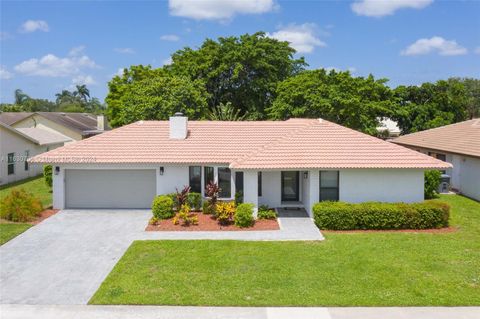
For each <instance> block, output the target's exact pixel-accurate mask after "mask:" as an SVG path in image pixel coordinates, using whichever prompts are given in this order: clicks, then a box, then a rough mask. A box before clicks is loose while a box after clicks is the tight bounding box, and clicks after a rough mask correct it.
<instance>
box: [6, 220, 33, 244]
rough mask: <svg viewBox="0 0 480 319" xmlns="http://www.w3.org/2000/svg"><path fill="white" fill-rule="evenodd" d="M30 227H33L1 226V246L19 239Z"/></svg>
mask: <svg viewBox="0 0 480 319" xmlns="http://www.w3.org/2000/svg"><path fill="white" fill-rule="evenodd" d="M30 227H32V225H31V224H21V223H11V224H0V245H3V244H5V243H6V242H7V241H9V240H10V239H12V238H15V237H17V236H18V235H20V234H21V233H23V232H24V231H26V230H27V229H29V228H30Z"/></svg>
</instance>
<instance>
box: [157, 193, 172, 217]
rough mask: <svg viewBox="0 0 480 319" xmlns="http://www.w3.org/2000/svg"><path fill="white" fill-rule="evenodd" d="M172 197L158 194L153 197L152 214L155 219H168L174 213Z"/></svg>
mask: <svg viewBox="0 0 480 319" xmlns="http://www.w3.org/2000/svg"><path fill="white" fill-rule="evenodd" d="M173 205H174V202H173V199H172V198H171V196H169V195H159V196H157V197H155V198H154V199H153V202H152V214H153V217H155V218H157V219H168V218H172V217H173V216H174V215H175V212H174V211H173Z"/></svg>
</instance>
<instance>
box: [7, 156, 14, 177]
mask: <svg viewBox="0 0 480 319" xmlns="http://www.w3.org/2000/svg"><path fill="white" fill-rule="evenodd" d="M7 172H8V175H12V174H15V153H8V155H7Z"/></svg>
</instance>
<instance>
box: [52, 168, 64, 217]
mask: <svg viewBox="0 0 480 319" xmlns="http://www.w3.org/2000/svg"><path fill="white" fill-rule="evenodd" d="M57 166H58V165H52V178H53V180H52V197H53V208H55V209H64V208H65V169H64V168H63V167H61V166H58V167H60V171H59V172H58V174H57V175H56V174H55V167H57Z"/></svg>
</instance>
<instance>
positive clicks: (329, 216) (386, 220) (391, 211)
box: [313, 201, 450, 230]
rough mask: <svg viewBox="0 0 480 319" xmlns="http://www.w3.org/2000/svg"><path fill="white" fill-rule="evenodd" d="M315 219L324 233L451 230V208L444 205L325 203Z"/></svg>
mask: <svg viewBox="0 0 480 319" xmlns="http://www.w3.org/2000/svg"><path fill="white" fill-rule="evenodd" d="M313 215H314V220H315V224H316V225H317V227H318V228H320V229H329V230H355V229H429V228H442V227H447V226H448V218H449V215H450V206H449V205H448V204H447V203H444V202H440V201H425V202H423V203H414V204H405V203H379V202H367V203H360V204H349V203H345V202H321V203H317V204H315V205H314V206H313Z"/></svg>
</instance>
